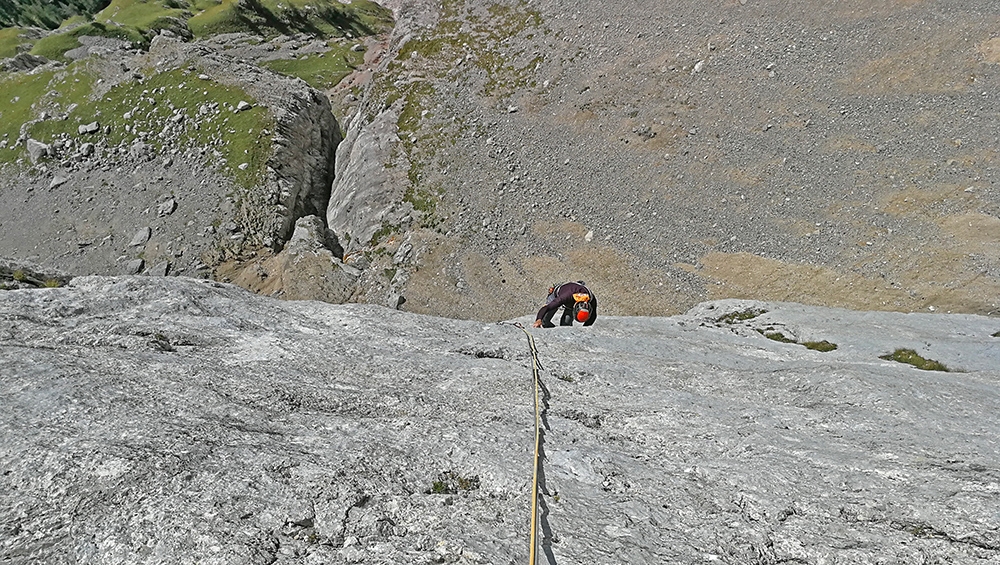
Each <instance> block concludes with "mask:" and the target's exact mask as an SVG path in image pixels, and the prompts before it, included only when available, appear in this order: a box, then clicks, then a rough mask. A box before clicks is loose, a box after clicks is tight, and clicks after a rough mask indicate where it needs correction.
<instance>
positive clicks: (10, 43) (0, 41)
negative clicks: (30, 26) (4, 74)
mask: <svg viewBox="0 0 1000 565" xmlns="http://www.w3.org/2000/svg"><path fill="white" fill-rule="evenodd" d="M23 34H24V29H22V28H19V27H5V28H3V29H0V59H8V58H10V57H13V56H14V55H17V54H18V49H17V48H18V46H19V45H21V44H24V43H31V40H29V39H27V38H25V37H24V35H23Z"/></svg>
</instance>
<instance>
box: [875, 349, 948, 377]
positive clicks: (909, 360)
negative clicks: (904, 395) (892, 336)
mask: <svg viewBox="0 0 1000 565" xmlns="http://www.w3.org/2000/svg"><path fill="white" fill-rule="evenodd" d="M879 359H885V360H887V361H896V362H897V363H906V364H908V365H913V366H914V367H916V368H918V369H922V370H924V371H945V372H947V371H948V368H947V367H945V366H944V365H943V364H942V363H939V362H937V361H934V360H931V359H924V358H923V357H921V356H920V355H919V354H918V353H917V352H916V351H914V350H912V349H897V350H896V351H893V352H892V353H888V354H886V355H880V356H879Z"/></svg>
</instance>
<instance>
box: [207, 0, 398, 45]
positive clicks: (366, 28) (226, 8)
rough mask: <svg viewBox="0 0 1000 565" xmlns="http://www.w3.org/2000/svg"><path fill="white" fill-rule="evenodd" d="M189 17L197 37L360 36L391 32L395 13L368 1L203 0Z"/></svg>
mask: <svg viewBox="0 0 1000 565" xmlns="http://www.w3.org/2000/svg"><path fill="white" fill-rule="evenodd" d="M194 4H195V7H196V8H198V9H200V10H201V11H200V12H199V13H197V14H195V15H194V16H193V17H192V18H190V19H189V20H188V27H189V28H190V29H191V31H192V32H193V33H194V35H195V37H207V36H211V35H215V34H219V33H237V32H244V33H254V34H257V35H261V36H264V37H274V36H278V35H294V34H296V33H308V34H310V35H315V36H318V37H345V36H348V35H350V36H351V37H361V36H365V35H374V34H377V33H381V32H383V31H388V30H389V29H391V27H392V25H393V20H392V12H390V11H389V10H387V9H385V8H383V7H381V6H379V5H378V4H376V3H374V2H370V1H368V0H353V1H352V2H351V3H350V4H342V3H341V2H340V1H339V0H281V1H278V0H249V1H244V2H242V3H241V2H238V1H237V0H218V1H213V0H201V1H196V2H195V3H194Z"/></svg>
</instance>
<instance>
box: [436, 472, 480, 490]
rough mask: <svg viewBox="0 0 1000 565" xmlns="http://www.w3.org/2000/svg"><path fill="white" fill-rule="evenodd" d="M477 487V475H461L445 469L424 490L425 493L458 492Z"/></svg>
mask: <svg viewBox="0 0 1000 565" xmlns="http://www.w3.org/2000/svg"><path fill="white" fill-rule="evenodd" d="M477 489H479V477H478V476H475V475H473V476H471V477H463V476H461V475H459V474H458V473H455V472H453V471H446V472H444V473H441V474H440V475H438V478H437V480H435V481H434V482H433V483H431V487H430V488H429V489H427V490H426V491H424V492H425V493H426V494H458V493H459V492H461V491H470V490H477Z"/></svg>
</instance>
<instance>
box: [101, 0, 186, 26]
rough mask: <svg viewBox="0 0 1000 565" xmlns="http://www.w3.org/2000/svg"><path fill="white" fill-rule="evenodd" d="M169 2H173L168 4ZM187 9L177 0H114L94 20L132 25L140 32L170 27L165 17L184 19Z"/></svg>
mask: <svg viewBox="0 0 1000 565" xmlns="http://www.w3.org/2000/svg"><path fill="white" fill-rule="evenodd" d="M167 4H172V6H168V5H167ZM187 15H188V12H187V10H184V9H182V8H180V5H179V4H178V3H176V2H168V3H165V2H162V1H158V0H112V1H111V4H109V5H108V7H107V8H105V9H103V10H101V11H100V12H99V13H98V14H97V15H96V16H94V20H96V21H98V22H101V23H104V24H109V25H117V26H121V27H132V28H135V29H136V30H138V31H140V32H147V31H152V30H158V29H162V28H164V27H170V26H169V25H167V24H166V22H165V20H164V19H165V18H180V19H184V18H185V16H187Z"/></svg>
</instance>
